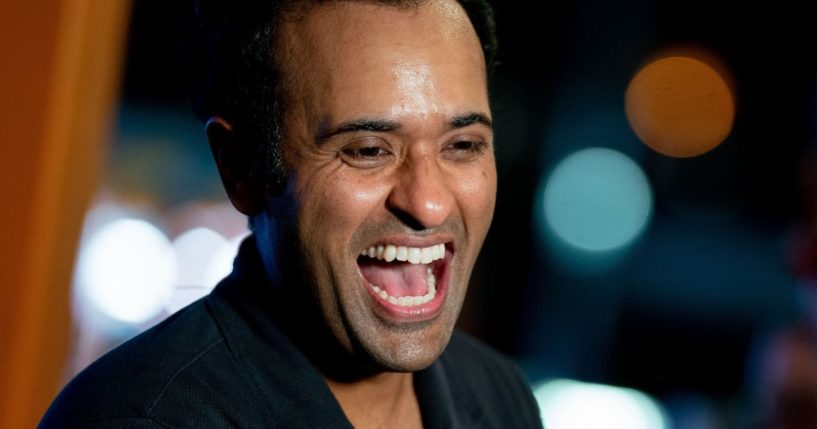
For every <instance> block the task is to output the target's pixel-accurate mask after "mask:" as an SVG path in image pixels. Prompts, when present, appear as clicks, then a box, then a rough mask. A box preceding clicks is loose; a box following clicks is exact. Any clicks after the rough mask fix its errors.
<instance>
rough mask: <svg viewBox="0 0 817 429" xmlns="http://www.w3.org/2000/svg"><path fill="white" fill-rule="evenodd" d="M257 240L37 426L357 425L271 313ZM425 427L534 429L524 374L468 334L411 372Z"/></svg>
mask: <svg viewBox="0 0 817 429" xmlns="http://www.w3.org/2000/svg"><path fill="white" fill-rule="evenodd" d="M262 270H263V269H262V267H261V266H260V261H259V257H258V255H257V252H256V250H255V243H254V240H252V239H250V240H248V241H247V242H245V243H244V245H242V249H241V251H240V252H239V256H238V257H237V258H236V263H235V269H234V271H233V273H232V274H231V275H230V276H229V277H227V278H226V279H225V280H223V281H222V282H221V283H220V284H219V285H218V286H217V287H216V289H215V290H214V292H213V293H211V294H210V295H209V296H207V297H206V298H204V299H202V300H199V301H197V302H195V303H193V304H191V305H190V306H188V307H186V308H185V309H183V310H181V311H179V312H177V313H176V314H174V315H173V316H171V317H170V318H168V319H167V320H165V321H164V322H162V323H160V324H159V325H157V326H155V327H153V328H151V329H149V330H148V331H146V332H144V333H142V334H141V335H139V336H137V337H136V338H134V339H132V340H130V341H128V342H126V343H125V344H123V345H122V346H120V347H118V348H116V349H114V350H113V351H111V352H110V353H108V354H106V355H105V356H103V357H102V358H100V359H99V360H98V361H96V362H94V363H93V364H92V365H91V366H90V367H88V368H87V369H86V370H85V371H83V372H82V373H80V374H79V375H78V376H77V377H76V378H75V379H74V380H72V381H71V383H69V384H68V386H66V387H65V389H63V391H62V392H61V393H60V395H59V396H58V397H57V399H56V400H55V401H54V403H53V404H52V405H51V407H50V408H49V410H48V412H47V413H46V415H45V417H43V420H42V421H41V422H40V427H41V428H161V427H165V428H186V427H189V428H231V427H239V428H350V427H351V424H350V423H349V421H348V419H347V418H346V416H345V415H344V413H343V411H342V410H341V408H340V405H339V404H338V402H337V401H336V400H335V398H334V396H333V395H332V393H331V391H330V390H329V387H328V386H327V384H326V382H325V381H324V380H323V378H322V376H321V375H320V373H319V372H318V371H317V369H316V368H315V367H314V366H313V365H312V363H311V362H310V361H309V360H308V359H307V358H306V357H305V356H304V354H303V353H301V351H300V350H299V349H298V348H297V347H296V346H295V344H294V343H293V342H292V341H290V339H289V338H288V337H287V335H286V334H285V333H284V332H283V331H282V330H281V329H279V327H278V326H277V325H276V323H275V322H274V321H273V318H271V317H270V316H269V314H267V312H268V311H269V306H267V305H265V303H267V301H269V300H270V299H274V294H271V293H269V285H268V284H267V283H266V282H264V281H261V280H259V279H260V278H261V277H262V276H263V274H262V272H263V271H262ZM414 389H415V393H416V394H417V399H418V401H419V405H420V412H421V414H422V418H423V425H424V427H426V428H446V429H448V428H538V427H541V425H542V424H541V420H540V417H539V411H538V408H537V405H536V402H535V400H534V399H533V396H532V395H531V391H530V388H529V387H528V386H527V384H526V383H525V382H524V380H523V378H522V376H521V375H520V373H519V371H518V370H517V368H516V366H515V365H514V364H513V363H512V362H511V361H510V360H508V359H506V358H505V357H502V356H501V355H499V354H498V353H496V352H494V351H492V350H491V349H489V348H488V347H487V346H485V345H483V344H481V343H479V342H478V341H477V340H475V339H473V338H471V337H468V336H467V335H465V334H462V333H459V332H454V335H453V336H452V338H451V341H450V343H449V345H448V347H447V348H446V350H445V352H444V353H443V354H442V355H441V356H440V358H439V359H438V360H437V361H436V362H435V363H434V364H432V365H431V366H430V367H428V368H426V369H424V370H422V371H418V372H416V373H415V374H414Z"/></svg>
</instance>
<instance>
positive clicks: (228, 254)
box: [204, 232, 249, 285]
mask: <svg viewBox="0 0 817 429" xmlns="http://www.w3.org/2000/svg"><path fill="white" fill-rule="evenodd" d="M247 235H249V232H247V233H244V234H241V235H239V236H237V237H233V238H232V239H231V240H230V241H226V242H224V244H223V245H222V246H221V247H220V248H219V249H218V250H217V251H216V252H215V253H214V254H213V256H212V258H210V260H209V261H208V262H207V265H206V268H205V275H204V278H205V279H206V282H207V284H209V285H215V284H216V283H218V282H220V281H221V279H223V278H224V277H227V275H228V274H230V272H231V271H232V270H233V260H235V255H236V254H237V253H238V248H239V246H241V242H242V241H243V240H244V238H246V237H247Z"/></svg>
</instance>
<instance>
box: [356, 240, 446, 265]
mask: <svg viewBox="0 0 817 429" xmlns="http://www.w3.org/2000/svg"><path fill="white" fill-rule="evenodd" d="M360 254H361V255H363V256H368V257H370V258H375V259H380V260H384V261H386V262H391V261H393V260H395V259H396V260H398V261H404V262H405V261H408V263H410V264H427V263H429V262H431V261H436V260H437V259H442V258H444V257H445V244H435V245H433V246H429V247H405V246H395V245H393V244H387V245H382V244H380V245H377V246H371V247H369V248H368V249H366V250H364V251H362V252H360Z"/></svg>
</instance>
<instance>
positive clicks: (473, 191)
mask: <svg viewBox="0 0 817 429" xmlns="http://www.w3.org/2000/svg"><path fill="white" fill-rule="evenodd" d="M458 192H459V195H460V204H461V206H462V208H463V211H464V212H465V213H464V214H463V215H464V216H465V217H466V219H465V220H466V222H468V223H472V224H484V225H485V226H484V228H485V230H487V226H488V225H490V223H491V219H492V218H493V213H494V206H495V205H496V168H495V167H494V165H493V163H492V162H491V163H486V165H484V166H481V167H476V168H475V169H474V171H472V172H471V174H470V175H469V178H468V180H461V181H459V183H458Z"/></svg>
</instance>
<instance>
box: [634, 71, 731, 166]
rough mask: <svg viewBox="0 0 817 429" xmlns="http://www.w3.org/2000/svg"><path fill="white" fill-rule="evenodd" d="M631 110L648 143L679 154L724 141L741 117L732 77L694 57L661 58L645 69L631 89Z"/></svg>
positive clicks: (683, 155) (639, 132)
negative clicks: (736, 105)
mask: <svg viewBox="0 0 817 429" xmlns="http://www.w3.org/2000/svg"><path fill="white" fill-rule="evenodd" d="M625 108H626V110H627V119H628V120H629V121H630V126H631V127H632V128H633V131H635V133H636V135H637V136H638V138H639V139H641V141H642V142H644V143H645V144H646V145H647V146H649V147H651V148H652V149H654V150H655V151H657V152H659V153H662V154H664V155H667V156H672V157H678V158H687V157H693V156H697V155H701V154H703V153H706V152H708V151H710V150H712V149H714V148H715V147H717V146H718V145H720V144H721V143H722V142H723V141H724V140H725V139H726V137H727V136H728V135H729V133H730V132H731V130H732V124H733V122H734V119H735V102H734V97H733V95H732V91H731V90H730V87H729V85H728V84H727V81H726V79H725V78H724V77H723V75H722V74H721V73H718V71H717V70H716V67H713V66H711V65H709V64H707V63H706V62H704V61H702V60H698V59H695V58H692V57H688V56H668V57H663V58H659V59H657V60H655V61H653V62H651V63H649V64H647V65H646V66H645V67H643V68H642V69H641V70H639V71H638V73H637V74H636V75H635V77H633V80H632V81H630V85H629V87H628V88H627V92H626V94H625Z"/></svg>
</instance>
